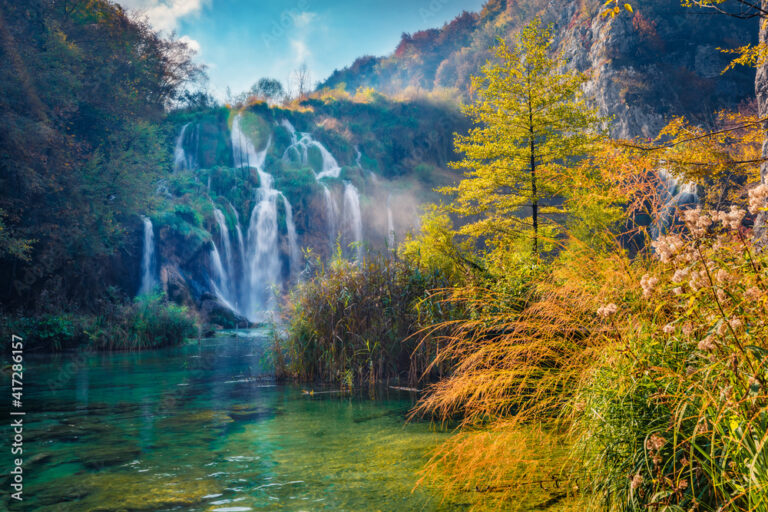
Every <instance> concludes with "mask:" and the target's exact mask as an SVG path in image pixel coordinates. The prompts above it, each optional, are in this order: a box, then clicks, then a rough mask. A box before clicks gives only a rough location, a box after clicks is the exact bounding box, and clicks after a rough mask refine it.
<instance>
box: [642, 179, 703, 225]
mask: <svg viewBox="0 0 768 512" xmlns="http://www.w3.org/2000/svg"><path fill="white" fill-rule="evenodd" d="M656 174H657V176H658V179H659V185H658V193H659V195H660V197H662V198H663V201H664V206H663V207H662V208H661V210H660V211H659V216H658V218H657V219H655V220H654V223H653V226H651V236H653V238H656V237H658V236H659V235H661V234H663V233H664V232H665V231H666V230H667V229H669V227H670V226H671V225H672V223H673V222H674V220H675V215H676V214H677V212H678V211H679V210H680V209H681V208H683V207H685V206H688V205H694V204H696V203H698V201H699V196H698V194H697V191H696V184H695V183H690V182H686V183H681V182H680V181H679V180H678V179H677V178H676V177H675V176H673V175H671V174H670V173H669V172H668V171H667V170H666V169H659V170H658V171H657V172H656Z"/></svg>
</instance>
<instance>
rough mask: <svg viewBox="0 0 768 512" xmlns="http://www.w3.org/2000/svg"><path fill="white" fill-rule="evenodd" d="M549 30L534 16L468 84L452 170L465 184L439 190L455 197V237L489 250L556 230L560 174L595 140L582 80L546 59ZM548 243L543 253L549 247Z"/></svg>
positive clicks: (564, 185) (563, 190)
mask: <svg viewBox="0 0 768 512" xmlns="http://www.w3.org/2000/svg"><path fill="white" fill-rule="evenodd" d="M551 44H552V30H551V28H550V27H547V28H543V27H542V26H541V21H540V20H538V19H535V20H534V21H532V22H531V23H530V24H529V25H528V26H526V27H525V28H524V29H523V30H522V32H521V34H520V35H519V37H518V40H517V41H516V43H515V45H514V46H510V45H508V44H507V43H506V42H505V41H503V40H499V44H498V45H497V46H496V47H495V48H494V49H493V53H494V55H495V57H496V60H495V61H493V62H489V63H487V64H486V65H485V66H484V67H483V69H482V74H481V75H480V76H477V77H473V79H472V87H473V90H475V91H476V97H477V99H476V101H475V103H474V104H472V105H469V106H467V107H466V108H465V113H466V114H467V115H468V116H469V117H470V118H471V119H472V121H473V123H474V127H473V128H472V129H471V130H470V131H469V133H468V134H467V135H457V136H456V138H455V146H456V149H457V151H458V152H460V153H463V155H464V157H463V158H462V159H461V160H459V161H457V162H454V163H453V164H452V165H453V167H455V168H458V169H465V170H466V172H465V179H464V180H462V181H460V182H459V184H458V185H456V186H454V187H448V188H444V189H442V192H444V193H447V194H455V201H453V203H452V204H451V205H450V206H449V211H450V212H451V213H455V214H458V215H459V216H461V217H464V218H465V219H466V220H467V222H465V223H464V224H463V225H462V226H461V227H460V228H459V229H458V234H459V235H466V236H468V237H470V238H474V239H477V240H482V241H484V242H485V243H486V245H487V246H488V247H489V248H490V249H491V251H493V250H496V249H501V250H507V248H508V247H509V246H510V245H516V244H517V243H519V242H526V243H528V242H530V243H531V247H532V252H533V254H534V255H538V254H539V250H540V246H539V245H540V238H541V239H543V240H549V241H551V240H552V239H553V238H552V237H553V236H554V235H555V234H557V233H558V232H561V230H560V228H559V226H558V222H559V220H562V214H564V213H565V210H564V207H563V204H562V198H563V197H565V196H567V195H568V194H569V192H570V191H571V188H572V180H571V179H569V178H568V173H567V169H568V168H569V166H572V165H573V164H575V163H576V162H577V161H578V160H580V159H581V158H582V157H583V155H585V154H587V153H588V152H589V149H590V148H591V147H593V146H594V144H595V143H596V142H597V141H598V140H599V139H600V131H599V124H600V118H599V117H598V115H597V113H596V110H595V109H593V108H591V107H590V106H588V105H587V104H586V102H585V100H584V95H583V92H582V85H583V84H584V82H585V80H586V78H585V76H584V75H583V74H580V73H577V72H561V71H559V70H560V69H563V67H564V61H563V59H562V57H561V56H552V55H551V52H550V47H551ZM550 247H551V244H550V243H548V244H547V246H546V248H550Z"/></svg>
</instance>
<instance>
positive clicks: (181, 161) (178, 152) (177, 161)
mask: <svg viewBox="0 0 768 512" xmlns="http://www.w3.org/2000/svg"><path fill="white" fill-rule="evenodd" d="M188 127H189V123H187V124H185V125H184V126H182V127H181V132H180V133H179V136H178V137H176V146H175V147H174V149H173V170H174V171H186V170H190V169H194V168H195V167H197V162H196V159H195V155H194V154H187V152H186V150H185V149H184V138H185V135H186V133H187V128H188ZM198 135H199V134H198V132H197V127H195V137H196V138H197V136H198ZM196 142H197V141H196ZM195 149H197V148H196V147H195Z"/></svg>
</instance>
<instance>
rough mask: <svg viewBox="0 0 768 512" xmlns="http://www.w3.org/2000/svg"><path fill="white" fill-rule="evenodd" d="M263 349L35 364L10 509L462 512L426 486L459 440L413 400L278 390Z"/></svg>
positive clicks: (238, 346)
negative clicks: (412, 419) (438, 449)
mask: <svg viewBox="0 0 768 512" xmlns="http://www.w3.org/2000/svg"><path fill="white" fill-rule="evenodd" d="M266 344H267V337H266V333H265V332H263V331H248V332H241V333H231V334H229V335H227V336H221V337H217V338H212V339H204V340H201V341H200V342H199V343H192V344H189V345H185V346H183V347H177V348H173V349H164V350H157V351H147V352H134V353H93V354H79V355H78V354H57V355H53V356H38V357H32V356H28V357H27V358H26V360H25V369H24V370H25V371H24V404H23V409H24V410H25V411H26V413H27V414H26V416H25V430H24V455H23V458H24V471H25V478H24V501H23V502H20V503H18V502H14V503H9V497H8V494H7V493H4V497H3V502H0V507H2V508H8V509H10V510H24V511H27V510H29V511H38V510H55V511H59V510H60V511H78V512H89V511H93V512H95V511H133V510H141V511H143V510H148V511H150V510H151V511H171V510H183V511H211V512H213V511H216V512H239V511H249V510H281V511H283V510H284V511H312V510H335V511H369V510H370V511H377V510H380V511H409V510H423V511H437V510H463V509H464V508H465V507H464V506H462V505H460V504H457V503H452V502H449V501H444V500H442V498H441V496H440V495H439V494H438V493H436V492H434V491H433V490H431V489H429V488H425V487H423V486H419V487H415V486H416V482H417V481H418V478H419V474H418V472H419V470H420V468H421V467H422V465H423V463H424V462H425V461H426V458H427V457H428V455H429V451H430V450H431V449H432V448H434V447H435V446H436V445H437V444H438V443H439V442H441V441H442V440H444V439H446V436H447V435H448V434H446V433H444V432H439V431H436V430H435V429H434V428H433V427H431V426H430V425H429V424H427V423H407V422H406V419H405V416H406V413H407V412H408V410H409V409H410V408H411V407H412V406H413V404H414V400H415V399H416V397H415V395H414V394H412V393H408V392H402V391H397V390H393V389H391V388H387V387H381V388H377V389H372V390H369V389H366V390H364V391H361V392H357V393H341V392H339V391H338V390H335V389H321V388H317V387H314V388H313V387H309V386H298V385H284V384H278V383H276V382H275V381H274V380H273V378H272V377H271V373H272V372H271V368H270V363H269V354H268V351H266V350H265V346H266ZM4 379H5V380H7V379H8V376H7V375H6V376H4ZM6 407H7V406H6ZM6 453H8V452H7V451H6ZM4 459H5V460H4V461H3V465H4V468H3V477H2V478H3V480H4V482H3V486H4V488H5V489H7V488H8V482H7V475H8V469H9V457H5V458H4Z"/></svg>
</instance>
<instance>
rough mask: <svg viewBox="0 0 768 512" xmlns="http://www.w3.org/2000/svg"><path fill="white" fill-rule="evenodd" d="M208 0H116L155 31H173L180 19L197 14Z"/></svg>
mask: <svg viewBox="0 0 768 512" xmlns="http://www.w3.org/2000/svg"><path fill="white" fill-rule="evenodd" d="M207 1H208V0H118V3H119V4H120V5H122V6H123V7H124V8H126V9H131V10H135V11H138V12H139V13H140V14H142V15H143V16H146V18H147V19H148V20H149V23H150V24H151V25H152V27H153V28H155V29H156V30H165V31H171V30H175V29H176V27H177V26H178V22H179V20H180V19H181V18H183V17H185V16H189V15H190V14H195V13H197V12H199V11H200V10H201V9H202V8H203V5H204V4H206V3H207Z"/></svg>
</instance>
